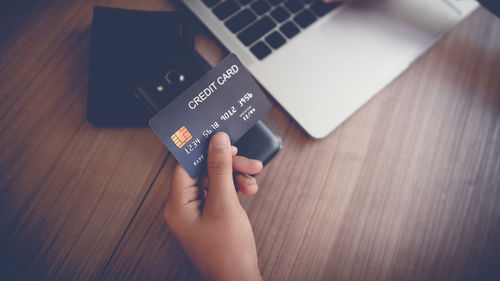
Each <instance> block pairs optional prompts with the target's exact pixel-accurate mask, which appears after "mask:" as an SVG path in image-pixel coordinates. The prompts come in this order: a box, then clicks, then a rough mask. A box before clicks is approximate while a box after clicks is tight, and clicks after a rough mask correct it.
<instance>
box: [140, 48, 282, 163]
mask: <svg viewBox="0 0 500 281" xmlns="http://www.w3.org/2000/svg"><path fill="white" fill-rule="evenodd" d="M210 69H211V66H210V65H209V64H208V63H207V62H206V61H205V60H204V59H203V58H202V57H201V56H200V55H199V54H198V53H197V52H196V51H194V50H192V51H186V52H185V53H184V54H179V55H178V56H176V57H175V59H173V60H172V61H171V62H170V63H169V65H168V66H166V67H165V69H164V70H163V71H159V72H156V73H151V74H149V75H148V77H147V78H146V79H144V80H143V81H142V82H141V83H140V84H139V85H137V86H136V87H135V89H134V90H133V91H132V92H133V95H134V96H135V98H136V99H137V100H139V101H140V103H142V104H143V105H144V106H145V107H146V108H147V109H148V110H149V112H150V113H151V116H153V115H154V114H156V113H158V112H159V111H160V110H162V109H163V108H164V107H165V106H167V105H168V104H169V103H170V102H172V101H173V100H174V99H175V98H177V97H178V96H179V95H180V94H182V93H183V92H184V91H185V90H186V89H187V88H189V86H191V85H192V84H193V83H194V82H196V81H197V80H198V79H199V78H200V77H201V76H203V74H205V73H207V72H208V71H209V70H210ZM234 145H235V146H236V147H238V154H239V155H242V156H245V157H248V158H252V159H257V160H260V161H262V163H263V164H264V165H265V164H267V163H268V162H269V161H270V160H271V159H272V158H273V157H274V156H275V155H276V154H277V153H278V152H279V151H280V150H281V147H282V142H281V138H280V137H279V135H278V134H276V132H274V131H273V130H272V129H271V128H270V127H269V126H268V125H267V124H266V123H265V122H264V121H262V120H259V121H257V123H256V124H255V125H254V126H253V127H252V128H250V130H248V132H246V133H245V134H244V135H243V136H242V137H241V138H240V139H239V140H238V141H237V142H236V143H235V144H234Z"/></svg>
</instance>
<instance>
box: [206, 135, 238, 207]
mask: <svg viewBox="0 0 500 281" xmlns="http://www.w3.org/2000/svg"><path fill="white" fill-rule="evenodd" d="M207 169H208V193H207V204H210V201H214V202H215V201H216V202H231V201H232V200H235V199H236V200H237V198H238V196H237V195H236V189H235V187H234V182H233V156H232V148H231V141H230V140H229V136H228V135H227V134H226V133H224V132H218V133H216V134H215V135H214V136H213V137H212V139H211V140H210V144H209V146H208V159H207ZM217 205H218V204H217Z"/></svg>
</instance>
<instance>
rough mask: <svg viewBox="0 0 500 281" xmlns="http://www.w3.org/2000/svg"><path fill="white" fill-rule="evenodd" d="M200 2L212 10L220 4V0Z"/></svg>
mask: <svg viewBox="0 0 500 281" xmlns="http://www.w3.org/2000/svg"><path fill="white" fill-rule="evenodd" d="M202 1H203V3H205V5H206V6H207V7H209V8H212V7H213V6H215V4H217V3H219V2H220V0H202Z"/></svg>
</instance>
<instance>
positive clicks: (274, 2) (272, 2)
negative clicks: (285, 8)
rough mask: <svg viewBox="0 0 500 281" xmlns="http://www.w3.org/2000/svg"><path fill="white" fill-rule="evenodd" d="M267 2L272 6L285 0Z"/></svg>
mask: <svg viewBox="0 0 500 281" xmlns="http://www.w3.org/2000/svg"><path fill="white" fill-rule="evenodd" d="M267 2H269V4H271V5H272V6H278V5H279V4H281V3H283V2H285V0H268V1H267Z"/></svg>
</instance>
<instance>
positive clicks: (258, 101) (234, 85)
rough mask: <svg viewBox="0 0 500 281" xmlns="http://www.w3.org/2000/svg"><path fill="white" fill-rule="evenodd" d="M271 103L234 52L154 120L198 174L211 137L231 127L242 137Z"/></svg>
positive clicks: (175, 152)
mask: <svg viewBox="0 0 500 281" xmlns="http://www.w3.org/2000/svg"><path fill="white" fill-rule="evenodd" d="M270 108H271V104H270V102H269V100H268V99H267V97H266V96H265V94H264V93H263V92H262V90H261V89H260V87H259V86H258V85H257V83H256V82H255V80H254V79H253V78H252V76H251V75H250V73H249V72H248V71H247V70H246V69H245V67H244V66H243V65H242V63H241V61H240V60H239V59H238V58H237V57H236V55H234V54H232V55H229V56H228V57H226V58H225V59H224V60H223V61H222V62H220V63H219V64H218V65H217V66H215V67H214V68H213V69H212V70H210V71H209V72H208V73H206V74H205V75H204V76H202V77H201V78H200V79H199V80H198V81H197V82H196V83H194V84H193V85H192V86H191V87H189V88H188V89H187V90H186V91H185V92H184V93H182V94H181V95H180V96H179V97H177V98H176V99H175V100H174V101H173V102H171V103H170V104H169V105H168V106H166V107H165V108H164V109H163V110H162V111H160V112H159V113H158V114H156V115H155V116H154V117H153V118H152V119H151V120H150V121H149V124H150V126H151V128H152V129H153V130H154V131H155V133H156V134H157V135H158V136H159V137H160V139H161V140H162V141H163V143H164V144H165V145H166V146H167V148H168V149H169V150H170V152H171V153H172V154H173V155H174V156H175V158H176V159H177V160H178V161H179V162H180V163H181V164H182V165H183V167H184V168H185V169H186V171H187V172H188V173H189V175H190V176H191V177H193V178H195V177H197V176H199V175H200V173H201V171H202V170H203V167H204V165H205V164H204V163H205V162H206V152H207V149H208V143H209V140H210V137H211V136H212V135H213V134H214V133H215V132H218V131H224V132H226V133H227V134H228V135H229V137H230V139H231V142H232V143H234V142H236V141H237V140H238V139H239V138H240V137H241V136H242V135H243V134H245V132H246V131H248V130H249V129H250V128H251V127H252V126H253V125H254V124H255V123H256V122H257V121H258V120H259V119H260V118H261V117H262V116H263V115H264V114H265V113H266V112H267V111H268V110H269V109H270Z"/></svg>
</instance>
